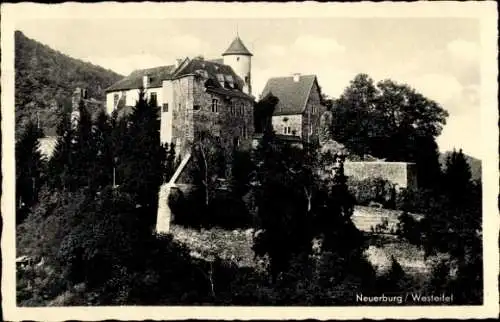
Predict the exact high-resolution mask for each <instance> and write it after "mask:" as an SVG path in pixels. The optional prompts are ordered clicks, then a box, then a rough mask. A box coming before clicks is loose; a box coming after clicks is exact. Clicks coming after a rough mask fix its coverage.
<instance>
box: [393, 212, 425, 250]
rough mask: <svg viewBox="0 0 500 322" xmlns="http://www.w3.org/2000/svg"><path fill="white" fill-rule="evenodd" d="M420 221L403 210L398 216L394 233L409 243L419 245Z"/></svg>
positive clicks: (420, 236)
mask: <svg viewBox="0 0 500 322" xmlns="http://www.w3.org/2000/svg"><path fill="white" fill-rule="evenodd" d="M422 226H423V225H422V223H421V222H419V221H417V220H416V219H415V218H414V217H412V216H411V215H410V214H408V213H407V212H406V211H403V213H401V215H399V217H398V224H397V231H396V234H397V235H399V236H400V237H402V238H403V239H405V240H407V241H408V242H409V243H410V244H413V245H417V246H418V245H421V242H422V240H421V238H422V228H423V227H422Z"/></svg>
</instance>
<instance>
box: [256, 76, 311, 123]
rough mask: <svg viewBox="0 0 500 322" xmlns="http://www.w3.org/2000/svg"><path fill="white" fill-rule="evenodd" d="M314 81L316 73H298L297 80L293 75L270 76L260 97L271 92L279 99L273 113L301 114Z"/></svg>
mask: <svg viewBox="0 0 500 322" xmlns="http://www.w3.org/2000/svg"><path fill="white" fill-rule="evenodd" d="M314 83H317V79H316V75H300V77H299V80H298V81H294V79H293V76H290V77H274V78H270V79H269V80H268V81H267V83H266V86H265V87H264V90H263V91H262V97H265V96H266V95H268V94H269V93H272V94H273V95H274V96H276V97H277V98H278V99H279V102H278V104H277V105H276V108H275V109H274V114H273V115H292V114H302V113H303V112H304V111H305V109H306V106H307V100H308V99H309V96H310V95H311V91H312V89H313V86H314Z"/></svg>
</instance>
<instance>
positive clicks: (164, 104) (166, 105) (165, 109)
mask: <svg viewBox="0 0 500 322" xmlns="http://www.w3.org/2000/svg"><path fill="white" fill-rule="evenodd" d="M163 112H168V103H163Z"/></svg>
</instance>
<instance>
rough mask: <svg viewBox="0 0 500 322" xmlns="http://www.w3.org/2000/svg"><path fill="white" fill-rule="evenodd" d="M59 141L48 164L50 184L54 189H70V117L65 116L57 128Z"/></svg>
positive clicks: (71, 133) (71, 178) (71, 159)
mask: <svg viewBox="0 0 500 322" xmlns="http://www.w3.org/2000/svg"><path fill="white" fill-rule="evenodd" d="M57 134H58V139H57V143H56V147H55V149H54V153H53V155H52V157H51V158H50V160H49V162H48V168H47V174H48V184H49V186H50V187H51V188H52V189H62V190H66V189H70V190H71V188H72V182H73V181H74V179H73V170H74V166H73V162H74V159H73V155H72V149H73V136H74V130H73V129H72V127H71V119H70V117H69V115H67V114H64V115H63V116H62V117H61V119H60V120H59V123H58V126H57Z"/></svg>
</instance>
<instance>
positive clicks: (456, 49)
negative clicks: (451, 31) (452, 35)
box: [446, 39, 481, 84]
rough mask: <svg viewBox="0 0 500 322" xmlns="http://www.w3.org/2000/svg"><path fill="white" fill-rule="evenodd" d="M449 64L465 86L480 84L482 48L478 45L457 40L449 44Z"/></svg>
mask: <svg viewBox="0 0 500 322" xmlns="http://www.w3.org/2000/svg"><path fill="white" fill-rule="evenodd" d="M446 48H447V57H446V59H447V60H448V64H449V65H450V68H451V71H452V72H453V73H454V74H455V75H456V77H457V78H458V79H459V80H460V82H462V83H463V84H479V82H480V62H481V59H480V48H479V45H478V44H477V43H474V42H470V41H465V40H462V39H456V40H453V41H451V42H449V43H448V44H447V47H446Z"/></svg>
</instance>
